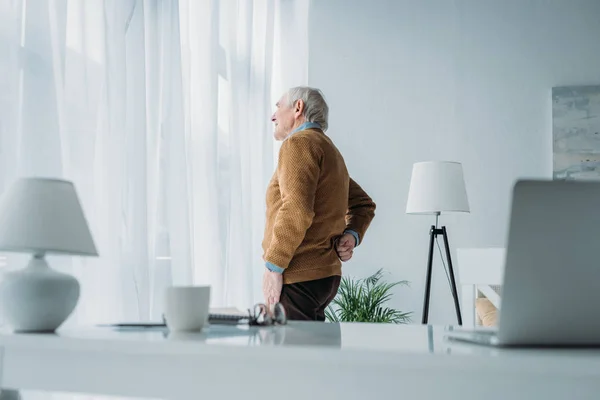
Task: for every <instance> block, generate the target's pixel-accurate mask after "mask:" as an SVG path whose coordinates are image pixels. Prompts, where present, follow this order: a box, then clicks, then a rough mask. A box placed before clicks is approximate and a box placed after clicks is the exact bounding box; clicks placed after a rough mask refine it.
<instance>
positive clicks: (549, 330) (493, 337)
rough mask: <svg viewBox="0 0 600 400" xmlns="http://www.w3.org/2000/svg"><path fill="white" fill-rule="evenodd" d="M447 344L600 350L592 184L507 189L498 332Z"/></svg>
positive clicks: (599, 221)
mask: <svg viewBox="0 0 600 400" xmlns="http://www.w3.org/2000/svg"><path fill="white" fill-rule="evenodd" d="M447 338H449V339H451V340H459V341H466V342H470V343H479V344H484V345H493V346H503V347H504V346H507V347H508V346H528V347H563V346H567V347H571V346H587V347H592V346H593V347H595V346H598V345H600V182H591V181H577V182H575V181H549V180H548V181H540V180H520V181H518V182H517V183H516V184H515V186H514V188H513V193H512V207H511V211H510V220H509V229H508V240H507V245H506V259H505V270H504V282H503V285H502V306H501V307H500V310H499V318H498V325H497V327H496V328H495V329H491V330H490V329H488V330H485V329H484V330H475V331H474V330H467V329H465V330H455V331H453V332H452V333H451V334H449V335H448V336H447Z"/></svg>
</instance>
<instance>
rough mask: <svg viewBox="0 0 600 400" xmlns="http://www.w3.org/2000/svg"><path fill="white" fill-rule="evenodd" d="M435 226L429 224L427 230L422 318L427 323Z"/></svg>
mask: <svg viewBox="0 0 600 400" xmlns="http://www.w3.org/2000/svg"><path fill="white" fill-rule="evenodd" d="M435 235H436V233H435V226H433V225H432V226H431V230H430V231H429V257H428V259H427V278H426V281H425V299H424V301H423V319H422V323H423V324H427V320H428V319H429V295H430V292H431V272H432V271H431V270H432V267H433V241H434V239H435Z"/></svg>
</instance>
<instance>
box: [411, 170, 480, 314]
mask: <svg viewBox="0 0 600 400" xmlns="http://www.w3.org/2000/svg"><path fill="white" fill-rule="evenodd" d="M448 212H467V213H468V212H469V201H468V199H467V190H466V188H465V181H464V177H463V170H462V165H461V164H460V163H458V162H451V161H425V162H418V163H415V164H414V165H413V170H412V176H411V180H410V189H409V191H408V202H407V204H406V213H407V214H429V215H435V225H432V226H431V229H430V230H429V255H428V258H427V278H426V282H425V299H424V301H423V318H422V323H423V324H427V321H428V318H429V297H430V292H431V273H432V268H433V249H434V244H435V243H437V238H438V236H441V237H442V238H443V240H444V247H445V256H446V260H447V263H448V264H447V266H448V269H447V271H446V272H447V274H448V281H449V284H450V290H451V291H452V297H453V300H454V307H455V308H456V317H457V319H458V324H459V325H462V316H461V313H460V305H459V301H458V291H457V290H456V280H455V278H454V268H453V267H452V258H451V256H450V246H449V244H448V231H447V230H446V227H445V226H442V227H439V226H438V222H439V216H440V215H441V214H442V213H448ZM438 246H439V244H438ZM440 251H441V248H440ZM443 257H444V254H442V262H443V261H444V258H443ZM444 264H445V263H444Z"/></svg>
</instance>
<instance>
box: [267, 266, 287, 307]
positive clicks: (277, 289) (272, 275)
mask: <svg viewBox="0 0 600 400" xmlns="http://www.w3.org/2000/svg"><path fill="white" fill-rule="evenodd" d="M282 288H283V274H280V273H279V272H273V271H270V270H269V269H268V268H265V272H264V274H263V295H264V296H265V302H266V303H267V305H273V304H275V303H278V302H279V297H280V296H281V289H282Z"/></svg>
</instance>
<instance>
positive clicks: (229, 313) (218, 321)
mask: <svg viewBox="0 0 600 400" xmlns="http://www.w3.org/2000/svg"><path fill="white" fill-rule="evenodd" d="M248 321H249V319H248V314H247V313H244V312H242V311H240V310H238V309H237V308H211V309H210V313H209V315H208V323H209V324H215V325H237V324H240V323H248ZM97 326H100V327H108V328H123V329H126V328H131V329H145V328H166V327H167V325H166V323H165V322H164V320H163V321H160V322H159V321H155V322H152V321H148V322H141V321H140V322H117V323H109V324H98V325H97Z"/></svg>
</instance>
